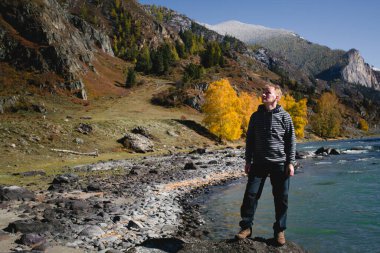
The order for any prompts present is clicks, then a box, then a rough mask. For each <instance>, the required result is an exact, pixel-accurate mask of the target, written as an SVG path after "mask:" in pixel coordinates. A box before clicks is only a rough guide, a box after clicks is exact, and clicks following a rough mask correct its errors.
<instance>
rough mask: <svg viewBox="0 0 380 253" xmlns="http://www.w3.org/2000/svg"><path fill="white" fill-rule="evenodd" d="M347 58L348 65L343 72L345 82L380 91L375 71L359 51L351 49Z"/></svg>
mask: <svg viewBox="0 0 380 253" xmlns="http://www.w3.org/2000/svg"><path fill="white" fill-rule="evenodd" d="M345 57H346V58H347V62H348V64H347V66H345V67H344V68H343V69H342V70H341V74H342V79H343V80H344V81H346V82H348V83H354V84H360V85H363V86H365V87H368V88H373V89H375V90H380V83H379V81H378V80H377V78H376V76H375V73H374V71H372V68H371V67H370V66H369V65H368V64H367V63H365V62H364V59H363V57H362V56H361V55H360V53H359V51H357V50H355V49H351V50H350V51H348V52H347V53H346V55H345Z"/></svg>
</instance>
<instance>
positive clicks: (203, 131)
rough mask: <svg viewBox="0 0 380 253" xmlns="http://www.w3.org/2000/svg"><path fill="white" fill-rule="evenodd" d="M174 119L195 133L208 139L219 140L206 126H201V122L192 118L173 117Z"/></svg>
mask: <svg viewBox="0 0 380 253" xmlns="http://www.w3.org/2000/svg"><path fill="white" fill-rule="evenodd" d="M174 120H175V121H177V122H178V123H180V124H182V125H184V126H186V127H187V128H189V129H191V130H193V131H195V132H196V133H197V134H199V135H201V136H203V137H206V138H208V139H210V140H213V141H217V142H219V141H220V139H219V137H218V136H216V135H215V134H213V133H211V132H210V131H209V130H208V129H207V128H205V127H204V126H202V125H201V124H199V123H197V122H195V121H193V120H181V119H174Z"/></svg>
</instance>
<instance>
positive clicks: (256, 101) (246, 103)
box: [239, 92, 261, 135]
mask: <svg viewBox="0 0 380 253" xmlns="http://www.w3.org/2000/svg"><path fill="white" fill-rule="evenodd" d="M239 100H240V104H241V111H240V116H241V129H242V131H243V134H244V135H246V134H247V130H248V124H249V120H250V118H251V115H252V113H253V112H255V111H257V108H258V107H259V105H260V104H261V99H260V98H259V97H257V96H256V95H250V94H248V93H247V92H242V93H241V94H240V96H239Z"/></svg>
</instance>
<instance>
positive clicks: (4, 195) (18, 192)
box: [0, 185, 36, 201]
mask: <svg viewBox="0 0 380 253" xmlns="http://www.w3.org/2000/svg"><path fill="white" fill-rule="evenodd" d="M35 197H36V196H35V195H34V193H33V192H31V191H29V190H27V189H25V188H22V187H20V186H17V185H12V186H3V187H0V200H1V201H7V200H34V199H35Z"/></svg>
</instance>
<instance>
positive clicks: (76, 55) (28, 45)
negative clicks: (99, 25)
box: [0, 0, 113, 99]
mask: <svg viewBox="0 0 380 253" xmlns="http://www.w3.org/2000/svg"><path fill="white" fill-rule="evenodd" d="M0 7H1V18H0V59H1V60H2V61H5V62H8V63H9V64H10V65H12V66H14V67H16V68H17V69H25V70H32V71H38V72H49V71H50V72H53V73H56V74H58V75H60V76H62V77H63V78H64V79H65V81H66V83H65V84H64V85H65V86H67V88H69V89H79V90H80V91H81V92H79V93H80V94H81V95H80V96H81V97H82V98H83V99H86V93H85V91H84V85H83V83H82V82H81V80H80V76H81V74H83V73H86V72H87V71H89V70H94V69H93V66H92V64H91V62H92V60H93V57H94V52H96V51H102V52H104V53H106V54H108V55H111V56H113V51H112V48H111V43H110V40H109V37H108V35H107V34H105V33H104V32H102V31H99V30H97V29H95V28H94V27H92V26H91V25H89V24H88V23H87V22H86V21H84V20H82V19H80V18H78V17H76V16H73V15H71V14H70V13H68V12H67V11H66V10H65V9H63V8H62V7H61V6H60V4H59V3H58V2H57V1H56V0H46V1H27V0H20V1H10V0H5V1H1V2H0ZM78 82H79V83H80V84H79V85H78Z"/></svg>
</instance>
